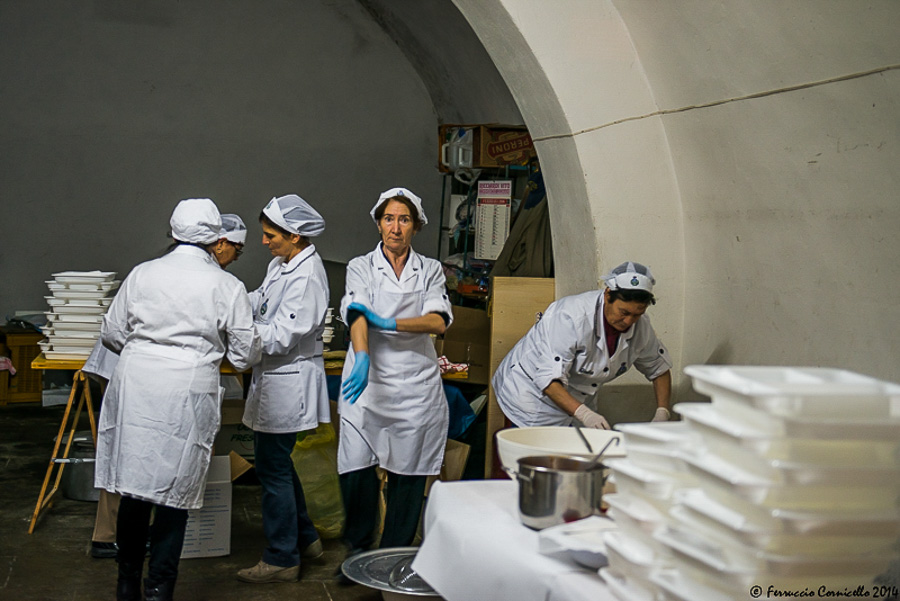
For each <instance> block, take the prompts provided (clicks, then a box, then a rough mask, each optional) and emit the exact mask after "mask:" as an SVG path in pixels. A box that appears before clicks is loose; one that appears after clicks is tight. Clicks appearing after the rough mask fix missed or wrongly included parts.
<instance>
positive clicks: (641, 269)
mask: <svg viewBox="0 0 900 601" xmlns="http://www.w3.org/2000/svg"><path fill="white" fill-rule="evenodd" d="M603 281H605V282H606V285H607V286H609V289H610V290H646V291H647V292H650V293H652V292H653V285H654V284H656V280H655V279H653V274H652V273H650V268H649V267H647V266H645V265H641V264H640V263H634V262H632V261H627V262H625V263H622V264H621V265H619V266H618V267H616V268H615V269H613V270H612V272H610V273H608V274H606V275H605V276H603Z"/></svg>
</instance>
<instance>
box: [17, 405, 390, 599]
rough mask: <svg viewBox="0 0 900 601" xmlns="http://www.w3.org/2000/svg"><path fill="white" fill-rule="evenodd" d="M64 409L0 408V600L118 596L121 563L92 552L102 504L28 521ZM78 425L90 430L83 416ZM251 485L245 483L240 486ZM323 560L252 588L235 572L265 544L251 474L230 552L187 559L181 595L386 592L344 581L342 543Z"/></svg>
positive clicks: (56, 509) (74, 504)
mask: <svg viewBox="0 0 900 601" xmlns="http://www.w3.org/2000/svg"><path fill="white" fill-rule="evenodd" d="M63 409H64V408H63V407H62V406H56V407H47V408H43V407H40V406H38V405H37V404H21V405H6V406H0V432H2V439H0V599H9V600H14V599H15V600H23V601H24V600H28V601H44V600H46V601H61V600H67V601H79V600H91V601H96V600H98V599H110V600H111V599H115V582H116V562H115V560H113V559H93V558H92V557H91V556H90V541H91V533H92V531H93V528H94V516H95V513H96V507H97V506H96V503H91V502H85V501H73V500H70V499H66V498H65V497H63V496H62V494H61V492H57V493H56V495H54V501H53V506H52V507H51V508H49V509H48V510H47V511H46V512H45V513H44V514H43V515H42V517H41V519H40V521H39V522H38V524H37V527H36V528H35V531H34V533H33V534H28V525H29V523H30V521H31V516H32V514H33V513H34V507H35V504H36V502H37V498H38V495H39V494H40V490H41V484H42V483H43V478H44V474H45V473H46V470H47V465H48V461H49V459H50V454H51V453H52V451H53V439H54V437H55V436H56V434H57V432H58V430H59V425H60V422H61V420H62V416H63ZM83 419H84V421H83V423H82V425H81V427H80V428H79V429H82V428H83V429H87V428H88V426H87V419H86V418H83ZM244 481H247V483H243V482H244ZM323 542H324V544H325V556H324V557H323V558H322V559H320V560H316V561H309V562H307V563H305V564H304V565H303V566H302V568H301V578H300V581H299V582H297V583H285V584H264V585H253V584H245V583H242V582H238V581H237V579H236V578H235V576H234V575H235V572H236V571H237V570H238V569H240V568H245V567H249V566H252V565H254V564H255V563H256V562H257V561H258V560H259V558H260V554H261V552H262V549H263V546H264V544H265V541H264V538H263V535H262V522H261V514H260V487H259V485H258V484H255V483H254V482H253V481H252V478H249V479H248V478H243V479H239V480H238V481H237V483H236V484H235V485H234V488H233V512H232V535H231V546H232V549H231V555H229V556H227V557H213V558H204V559H186V560H182V561H181V565H180V574H179V578H178V584H177V586H176V589H175V598H176V599H180V600H190V601H228V600H230V599H234V600H235V601H238V600H239V601H263V600H275V599H278V600H284V599H303V600H304V601H326V600H327V601H380V600H381V593H380V592H378V591H376V590H373V589H370V588H367V587H364V586H360V585H350V586H348V585H343V584H340V583H338V582H337V581H336V580H335V578H334V572H335V570H336V569H337V567H338V566H339V565H340V563H341V562H342V561H343V559H344V553H345V550H344V547H343V546H342V545H341V543H340V542H338V541H337V540H325V541H323Z"/></svg>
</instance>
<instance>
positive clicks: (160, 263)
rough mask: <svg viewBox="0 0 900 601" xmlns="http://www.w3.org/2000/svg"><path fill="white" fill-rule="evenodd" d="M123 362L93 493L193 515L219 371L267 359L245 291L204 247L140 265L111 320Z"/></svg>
mask: <svg viewBox="0 0 900 601" xmlns="http://www.w3.org/2000/svg"><path fill="white" fill-rule="evenodd" d="M100 335H101V338H102V340H103V344H104V345H106V346H107V347H109V348H110V350H112V351H114V352H117V353H119V354H120V359H119V362H118V364H117V365H116V367H115V370H114V371H113V374H112V379H111V381H110V384H109V388H108V389H107V391H106V395H105V396H104V400H103V405H102V408H101V411H100V424H99V432H98V438H99V440H98V446H97V463H96V466H95V471H96V474H95V486H97V487H98V488H102V489H105V490H107V491H109V492H113V493H119V494H123V495H127V496H131V497H135V498H137V499H142V500H145V501H149V502H151V503H156V504H159V505H166V506H169V507H175V508H179V509H195V508H198V507H200V506H201V505H202V501H203V497H202V495H203V482H204V480H205V478H206V472H207V469H208V467H209V460H210V456H211V453H212V445H213V439H214V438H215V435H216V433H217V432H218V430H219V420H220V415H221V404H222V388H221V387H220V386H219V365H220V364H221V362H222V357H223V356H224V357H227V358H228V360H229V361H230V362H231V364H232V365H234V367H236V368H237V369H247V368H248V367H249V366H250V365H251V364H253V363H255V362H256V361H258V360H259V357H260V353H261V344H260V339H259V334H258V333H257V332H256V330H255V328H254V327H253V318H252V315H251V312H250V299H249V298H248V297H247V291H246V289H245V288H244V285H243V284H242V283H241V281H240V280H238V279H237V278H236V277H234V276H233V275H231V274H230V273H227V272H225V271H223V270H222V268H221V267H219V265H218V263H216V261H215V259H213V258H212V257H211V256H210V255H209V253H208V252H206V251H205V250H203V249H202V248H198V247H196V246H191V245H180V246H178V247H176V248H175V249H174V250H172V252H170V253H169V254H167V255H165V256H163V257H160V258H159V259H155V260H153V261H149V262H146V263H142V264H141V265H138V266H137V267H135V268H134V270H133V271H132V272H131V274H129V276H128V277H127V278H126V279H125V281H124V282H123V283H122V286H121V288H120V289H119V292H118V294H116V297H115V299H114V300H113V302H112V304H111V305H110V307H109V311H108V312H107V314H106V315H105V316H104V318H103V324H102V326H101V331H100Z"/></svg>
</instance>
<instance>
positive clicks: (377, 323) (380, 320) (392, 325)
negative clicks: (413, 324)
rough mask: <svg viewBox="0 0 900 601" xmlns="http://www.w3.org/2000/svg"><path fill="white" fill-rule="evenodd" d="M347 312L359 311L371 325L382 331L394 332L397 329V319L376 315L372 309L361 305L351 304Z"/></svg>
mask: <svg viewBox="0 0 900 601" xmlns="http://www.w3.org/2000/svg"><path fill="white" fill-rule="evenodd" d="M347 310H348V311H358V312H359V313H362V314H363V315H364V316H365V317H366V321H368V322H369V324H370V325H372V326H374V327H376V328H378V329H380V330H388V331H391V332H393V331H395V330H396V329H397V320H396V319H393V318H391V317H381V316H380V315H376V314H375V313H374V312H373V311H372V310H371V309H369V308H368V307H367V306H365V305H362V304H360V303H350V306H349V307H347Z"/></svg>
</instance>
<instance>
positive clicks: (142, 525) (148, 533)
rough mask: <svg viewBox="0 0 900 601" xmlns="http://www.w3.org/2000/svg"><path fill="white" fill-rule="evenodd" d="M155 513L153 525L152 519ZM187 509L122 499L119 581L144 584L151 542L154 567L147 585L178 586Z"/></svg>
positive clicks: (118, 530)
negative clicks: (168, 584) (176, 583)
mask: <svg viewBox="0 0 900 601" xmlns="http://www.w3.org/2000/svg"><path fill="white" fill-rule="evenodd" d="M151 513H153V525H152V526H151V525H150V517H151ZM187 519H188V512H187V509H175V508H174V507H166V506H165V505H154V504H153V503H150V502H149V501H141V500H139V499H135V498H133V497H126V496H123V497H122V501H121V503H120V504H119V515H118V517H117V518H116V543H117V544H118V546H119V552H118V556H117V561H118V562H119V578H120V579H126V580H135V579H137V580H140V577H141V574H142V572H143V570H144V556H145V555H146V553H147V540H148V538H149V540H150V564H149V568H148V570H147V582H148V584H149V585H150V586H158V585H160V584H163V583H166V582H173V583H174V582H175V579H176V578H177V577H178V561H179V560H180V559H181V549H182V547H183V546H184V530H185V527H186V526H187Z"/></svg>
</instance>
